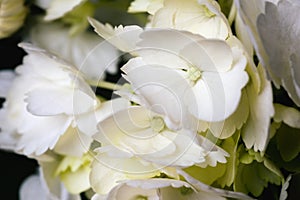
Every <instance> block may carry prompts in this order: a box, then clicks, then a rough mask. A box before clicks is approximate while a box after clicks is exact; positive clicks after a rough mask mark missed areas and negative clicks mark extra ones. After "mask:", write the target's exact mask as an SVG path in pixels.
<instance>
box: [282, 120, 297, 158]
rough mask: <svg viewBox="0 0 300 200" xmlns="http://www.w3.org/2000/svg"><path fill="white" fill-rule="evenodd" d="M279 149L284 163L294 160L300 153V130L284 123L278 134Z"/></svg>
mask: <svg viewBox="0 0 300 200" xmlns="http://www.w3.org/2000/svg"><path fill="white" fill-rule="evenodd" d="M276 142H277V148H278V150H279V152H280V155H281V157H282V158H283V160H284V161H286V162H288V161H291V160H293V159H294V158H295V157H297V155H298V154H299V152H300V129H295V128H292V127H289V126H288V125H286V124H284V123H282V125H281V127H280V128H279V129H278V131H277V133H276Z"/></svg>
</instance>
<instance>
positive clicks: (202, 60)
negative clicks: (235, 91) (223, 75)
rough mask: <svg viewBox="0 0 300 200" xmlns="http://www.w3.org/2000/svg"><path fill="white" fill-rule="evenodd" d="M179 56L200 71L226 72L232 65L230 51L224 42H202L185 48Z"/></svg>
mask: <svg viewBox="0 0 300 200" xmlns="http://www.w3.org/2000/svg"><path fill="white" fill-rule="evenodd" d="M180 55H181V56H183V58H184V59H185V60H186V61H187V62H188V63H190V64H191V65H192V66H196V67H198V68H199V69H200V70H201V71H219V72H225V71H228V70H229V69H230V68H231V66H232V64H233V55H232V51H231V49H230V47H229V45H227V44H226V43H225V42H224V41H221V40H202V41H199V42H197V43H196V42H193V43H190V44H188V45H187V46H185V47H184V48H183V49H182V50H181V52H180Z"/></svg>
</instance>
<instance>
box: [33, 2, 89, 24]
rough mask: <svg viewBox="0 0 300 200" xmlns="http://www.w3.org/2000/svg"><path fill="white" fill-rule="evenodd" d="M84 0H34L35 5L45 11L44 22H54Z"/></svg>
mask: <svg viewBox="0 0 300 200" xmlns="http://www.w3.org/2000/svg"><path fill="white" fill-rule="evenodd" d="M85 1H86V0H36V2H35V3H36V4H37V5H38V6H40V7H41V8H44V9H46V12H47V13H46V16H45V20H55V19H58V18H60V17H62V16H64V15H65V14H66V13H68V12H70V11H72V10H73V9H74V8H75V7H76V6H78V5H80V4H81V3H83V2H85Z"/></svg>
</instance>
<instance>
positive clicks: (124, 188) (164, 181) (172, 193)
mask: <svg viewBox="0 0 300 200" xmlns="http://www.w3.org/2000/svg"><path fill="white" fill-rule="evenodd" d="M179 173H180V175H182V176H183V177H184V178H185V179H186V181H187V182H186V181H182V180H176V179H170V178H151V179H135V180H123V181H120V182H119V183H118V184H116V186H115V187H113V188H112V189H111V190H110V192H109V193H108V194H101V193H96V194H95V195H94V196H93V198H92V200H112V199H115V200H119V199H122V200H123V199H124V200H127V199H128V200H129V199H153V200H154V199H162V200H168V199H169V200H171V199H182V200H184V199H195V200H196V199H204V200H205V199H206V200H212V199H214V200H216V199H218V200H225V199H226V198H225V197H230V198H234V199H243V200H252V198H250V197H248V196H247V195H245V194H242V193H238V192H231V191H227V190H222V189H217V188H214V187H211V186H208V185H206V184H204V183H201V182H199V181H197V180H196V179H194V178H193V177H191V176H190V175H188V174H187V173H185V172H183V171H181V170H179Z"/></svg>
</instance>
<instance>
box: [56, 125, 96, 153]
mask: <svg viewBox="0 0 300 200" xmlns="http://www.w3.org/2000/svg"><path fill="white" fill-rule="evenodd" d="M92 140H93V139H92V138H91V137H89V136H87V135H85V134H83V133H81V132H80V131H79V130H77V129H75V128H72V127H69V128H68V130H67V131H66V132H65V133H64V134H63V135H62V136H61V137H60V138H59V140H58V141H57V143H56V144H55V147H54V149H53V151H55V152H56V153H59V154H62V155H68V156H75V157H81V156H82V155H83V154H84V153H86V152H87V151H88V150H89V148H90V144H91V143H92Z"/></svg>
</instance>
